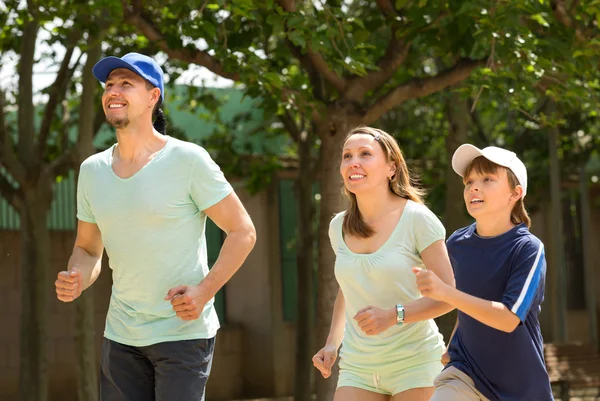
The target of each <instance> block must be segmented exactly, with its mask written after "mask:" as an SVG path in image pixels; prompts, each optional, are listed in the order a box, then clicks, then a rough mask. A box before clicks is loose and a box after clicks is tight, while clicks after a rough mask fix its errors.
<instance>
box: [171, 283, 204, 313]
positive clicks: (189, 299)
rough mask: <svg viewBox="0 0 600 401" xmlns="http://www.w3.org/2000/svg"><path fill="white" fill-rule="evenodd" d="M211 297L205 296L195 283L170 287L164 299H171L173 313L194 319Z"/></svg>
mask: <svg viewBox="0 0 600 401" xmlns="http://www.w3.org/2000/svg"><path fill="white" fill-rule="evenodd" d="M210 298H212V297H208V299H207V298H206V294H204V293H203V291H201V290H200V288H199V287H198V286H195V285H179V286H177V287H175V288H171V289H170V290H169V292H168V293H167V296H166V297H165V301H171V305H173V310H174V311H175V314H176V315H177V316H178V317H179V318H180V319H182V320H196V319H198V318H199V317H200V315H201V314H202V311H203V310H204V306H205V305H206V304H207V303H208V301H209V300H210Z"/></svg>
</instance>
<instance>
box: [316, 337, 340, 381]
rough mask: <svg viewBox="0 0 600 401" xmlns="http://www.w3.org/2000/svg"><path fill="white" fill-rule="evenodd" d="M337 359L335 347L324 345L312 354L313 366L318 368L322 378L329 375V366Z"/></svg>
mask: <svg viewBox="0 0 600 401" xmlns="http://www.w3.org/2000/svg"><path fill="white" fill-rule="evenodd" d="M336 359H337V347H336V346H334V345H326V346H324V347H323V348H321V349H320V350H319V352H317V353H316V354H315V356H313V358H312V362H313V365H315V368H317V369H319V371H320V372H321V375H322V376H323V378H325V379H327V378H328V377H329V376H331V368H332V367H333V364H334V363H335V360H336Z"/></svg>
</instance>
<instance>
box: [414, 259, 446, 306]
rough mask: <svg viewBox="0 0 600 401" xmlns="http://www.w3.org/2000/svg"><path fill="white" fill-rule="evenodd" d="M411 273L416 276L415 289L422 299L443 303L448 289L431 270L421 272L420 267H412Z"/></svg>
mask: <svg viewBox="0 0 600 401" xmlns="http://www.w3.org/2000/svg"><path fill="white" fill-rule="evenodd" d="M412 272H413V273H414V274H415V276H417V288H418V289H419V291H420V292H421V294H422V295H423V296H424V297H427V298H431V299H433V300H436V301H442V302H444V301H445V298H446V296H447V295H448V289H449V288H450V287H449V286H448V285H447V284H446V283H444V282H443V281H442V280H441V279H440V278H439V277H438V276H437V275H436V274H435V273H434V272H432V271H431V270H423V269H421V268H420V267H413V268H412Z"/></svg>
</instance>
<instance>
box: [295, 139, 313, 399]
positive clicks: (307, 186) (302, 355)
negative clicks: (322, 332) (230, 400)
mask: <svg viewBox="0 0 600 401" xmlns="http://www.w3.org/2000/svg"><path fill="white" fill-rule="evenodd" d="M312 145H313V141H312V140H309V138H300V141H299V145H298V156H299V157H298V159H299V163H300V165H302V166H306V167H307V168H301V169H299V171H298V178H297V179H296V182H295V184H296V185H295V189H296V199H297V200H298V242H297V246H296V261H297V266H298V303H297V307H298V309H297V310H298V313H297V321H296V375H295V382H294V399H295V400H296V401H309V400H310V399H311V395H312V382H313V380H312V378H313V375H314V368H313V366H312V363H311V359H312V355H313V351H314V348H315V347H314V313H313V311H314V303H313V291H314V285H313V269H314V264H315V258H314V240H315V235H314V228H313V222H314V216H315V203H314V198H313V179H314V177H313V174H312V172H313V169H312V168H310V166H311V165H313V163H314V161H313V160H311V156H312V155H311V150H312V149H311V148H312Z"/></svg>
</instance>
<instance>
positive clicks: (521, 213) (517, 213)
mask: <svg viewBox="0 0 600 401" xmlns="http://www.w3.org/2000/svg"><path fill="white" fill-rule="evenodd" d="M499 169H504V170H505V171H506V176H507V177H508V185H509V186H510V189H511V190H513V191H514V190H515V188H516V187H517V185H519V180H517V177H516V176H515V174H514V173H513V172H512V171H511V170H510V169H508V168H506V167H503V166H500V165H499V164H496V163H494V162H492V161H490V160H488V159H486V158H485V157H483V156H479V157H476V158H475V159H474V160H473V161H472V162H471V164H469V167H467V170H466V171H465V174H464V176H463V182H465V181H466V180H467V178H468V177H469V174H471V172H472V171H475V172H476V173H477V174H480V175H484V174H498V170H499ZM510 222H511V223H513V224H515V225H517V224H521V223H525V224H526V225H527V228H529V227H531V218H529V213H527V209H525V202H524V201H523V197H521V198H519V200H518V201H517V203H515V205H514V206H513V208H512V210H511V212H510Z"/></svg>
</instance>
